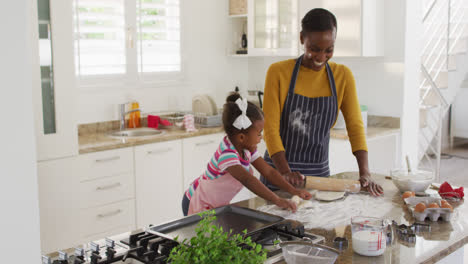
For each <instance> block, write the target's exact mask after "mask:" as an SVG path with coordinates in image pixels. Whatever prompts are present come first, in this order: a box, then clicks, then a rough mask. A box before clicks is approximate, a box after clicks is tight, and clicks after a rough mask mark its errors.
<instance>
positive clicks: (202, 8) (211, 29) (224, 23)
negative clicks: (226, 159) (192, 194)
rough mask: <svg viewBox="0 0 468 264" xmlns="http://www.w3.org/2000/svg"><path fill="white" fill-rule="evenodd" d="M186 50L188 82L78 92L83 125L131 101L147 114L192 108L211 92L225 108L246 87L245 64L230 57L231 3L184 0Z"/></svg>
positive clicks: (112, 114) (106, 117)
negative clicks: (199, 96) (231, 96)
mask: <svg viewBox="0 0 468 264" xmlns="http://www.w3.org/2000/svg"><path fill="white" fill-rule="evenodd" d="M181 4H182V13H181V17H182V30H183V32H182V47H183V48H182V49H183V55H185V56H184V58H183V61H184V63H185V66H186V69H187V71H186V78H185V81H184V84H181V85H177V86H171V87H155V88H150V89H132V88H130V87H129V88H128V89H126V90H112V89H105V90H103V89H98V90H94V91H89V90H80V92H79V97H78V99H77V100H78V103H77V106H76V113H77V114H76V116H77V119H78V120H77V122H78V123H79V124H83V123H91V122H98V121H107V120H117V119H118V108H117V104H120V103H123V102H126V101H128V100H129V99H131V98H134V99H136V100H137V101H139V102H140V107H141V108H142V110H143V111H144V112H150V111H163V110H168V109H169V110H174V108H177V109H180V110H190V109H191V98H192V96H193V95H195V94H198V93H209V94H210V95H212V96H213V97H214V98H215V101H216V103H217V104H218V107H222V105H223V104H224V100H225V98H226V95H227V93H228V91H231V90H234V87H235V86H236V85H238V86H240V88H241V89H243V88H245V87H246V86H247V77H246V76H247V74H248V68H247V61H246V60H245V59H242V58H231V57H228V56H226V55H227V48H228V47H229V46H230V45H229V43H226V42H227V40H228V39H230V38H229V36H230V34H231V32H229V30H228V29H229V28H230V27H229V23H232V21H231V20H230V19H229V18H228V16H227V14H228V1H224V0H223V1H220V0H197V1H181Z"/></svg>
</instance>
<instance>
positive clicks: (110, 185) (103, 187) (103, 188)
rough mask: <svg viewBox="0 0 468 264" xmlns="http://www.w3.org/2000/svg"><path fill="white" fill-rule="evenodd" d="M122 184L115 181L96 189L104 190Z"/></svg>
mask: <svg viewBox="0 0 468 264" xmlns="http://www.w3.org/2000/svg"><path fill="white" fill-rule="evenodd" d="M120 185H121V184H120V182H117V183H114V184H109V185H104V186H98V187H97V188H96V191H103V190H107V189H112V188H116V187H119V186H120Z"/></svg>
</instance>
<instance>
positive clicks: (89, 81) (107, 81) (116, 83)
mask: <svg viewBox="0 0 468 264" xmlns="http://www.w3.org/2000/svg"><path fill="white" fill-rule="evenodd" d="M137 1H139V0H124V11H125V28H126V30H125V31H126V35H125V39H126V43H125V45H126V49H125V52H126V54H125V55H126V72H127V73H125V74H98V75H92V76H82V75H79V74H77V73H75V76H76V83H77V87H78V88H79V89H82V90H89V91H95V90H100V89H106V90H107V89H112V90H127V89H147V88H163V87H168V86H180V85H183V84H184V83H185V80H186V64H187V63H186V59H185V58H186V56H185V53H184V52H183V51H184V50H186V49H185V45H184V43H185V42H184V33H183V31H184V28H185V26H184V25H185V23H184V22H185V19H184V16H183V13H184V5H183V0H179V23H180V30H179V34H180V37H179V39H180V44H179V45H180V50H179V55H180V58H181V59H180V71H177V72H175V71H173V72H151V73H138V57H137V56H138V52H137V51H138V49H137V45H138V43H139V42H138V40H137V15H136V14H137ZM75 12H76V11H75V10H73V13H74V14H75ZM72 20H73V28H74V29H75V28H76V24H75V23H76V21H75V19H74V18H73V17H72ZM129 32H130V33H131V34H132V39H133V43H132V44H133V45H132V47H129V36H128V34H129ZM75 41H76V35H75V38H74V42H75ZM73 47H75V43H73ZM73 50H74V51H75V52H76V50H75V48H74V49H73ZM73 57H74V59H77V57H76V55H73ZM77 64H78V62H76V65H77Z"/></svg>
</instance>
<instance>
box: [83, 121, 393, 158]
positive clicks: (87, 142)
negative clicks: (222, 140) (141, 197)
mask: <svg viewBox="0 0 468 264" xmlns="http://www.w3.org/2000/svg"><path fill="white" fill-rule="evenodd" d="M164 131H165V134H163V135H158V136H152V137H151V136H150V137H141V138H128V139H125V140H124V139H118V138H112V137H109V136H108V135H107V133H103V132H98V133H90V134H82V135H79V136H78V145H79V154H86V153H93V152H99V151H105V150H112V149H119V148H127V147H133V146H139V145H145V144H151V143H158V142H165V141H171V140H178V139H183V138H190V137H197V136H203V135H211V134H216V133H223V128H222V127H212V128H199V129H198V130H197V131H195V132H185V130H164ZM399 131H400V130H399V129H398V128H384V127H368V128H367V139H372V138H375V137H381V136H386V135H391V134H395V133H398V132H399ZM330 137H331V138H333V139H343V140H346V139H348V135H347V133H346V130H333V129H332V130H331V132H330Z"/></svg>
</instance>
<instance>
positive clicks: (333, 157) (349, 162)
mask: <svg viewBox="0 0 468 264" xmlns="http://www.w3.org/2000/svg"><path fill="white" fill-rule="evenodd" d="M328 158H329V166H330V175H334V174H337V173H341V172H346V171H359V167H358V165H357V162H356V157H354V155H353V153H352V151H351V144H350V143H349V140H343V139H333V138H332V139H330V151H329V153H328Z"/></svg>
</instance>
